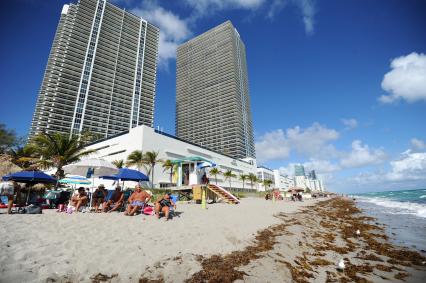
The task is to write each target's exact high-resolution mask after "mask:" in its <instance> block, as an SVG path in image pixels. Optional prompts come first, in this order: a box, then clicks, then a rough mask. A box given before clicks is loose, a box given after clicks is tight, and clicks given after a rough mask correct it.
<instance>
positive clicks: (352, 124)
mask: <svg viewBox="0 0 426 283" xmlns="http://www.w3.org/2000/svg"><path fill="white" fill-rule="evenodd" d="M341 121H342V123H343V125H345V129H347V130H350V129H355V128H356V127H358V121H357V120H356V119H353V118H352V119H341Z"/></svg>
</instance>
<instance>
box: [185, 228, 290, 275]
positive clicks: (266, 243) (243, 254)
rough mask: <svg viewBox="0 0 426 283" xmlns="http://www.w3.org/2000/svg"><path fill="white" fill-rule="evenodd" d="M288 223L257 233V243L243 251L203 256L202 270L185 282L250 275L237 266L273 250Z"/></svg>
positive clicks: (201, 259)
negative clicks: (277, 238)
mask: <svg viewBox="0 0 426 283" xmlns="http://www.w3.org/2000/svg"><path fill="white" fill-rule="evenodd" d="M286 227H287V225H284V224H280V225H275V226H272V227H269V228H267V229H264V230H262V231H260V232H258V233H257V236H256V238H255V239H256V241H255V244H253V245H251V246H248V247H246V248H245V249H244V250H241V251H234V252H232V253H230V254H227V255H224V256H222V255H213V256H210V257H208V258H204V257H201V258H200V261H201V266H202V269H201V271H199V272H197V273H195V274H193V275H192V276H191V278H189V279H187V280H186V281H185V282H190V283H193V282H233V281H235V280H237V279H243V278H244V275H248V274H247V273H245V272H243V271H239V270H236V268H238V267H241V266H245V265H247V264H249V263H250V261H251V260H254V259H257V258H259V257H260V254H261V253H263V252H266V251H270V250H272V248H273V246H274V245H275V244H276V237H277V236H280V235H282V233H283V232H284V231H285V229H286Z"/></svg>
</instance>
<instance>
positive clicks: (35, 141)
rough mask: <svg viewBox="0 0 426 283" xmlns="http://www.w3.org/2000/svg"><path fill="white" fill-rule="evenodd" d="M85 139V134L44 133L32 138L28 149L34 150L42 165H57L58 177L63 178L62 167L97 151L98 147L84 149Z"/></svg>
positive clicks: (44, 166)
mask: <svg viewBox="0 0 426 283" xmlns="http://www.w3.org/2000/svg"><path fill="white" fill-rule="evenodd" d="M85 141H86V137H85V136H84V135H80V136H78V135H72V136H70V135H68V134H62V133H44V134H39V135H37V136H35V137H34V138H32V140H31V141H30V143H29V144H28V147H29V149H28V150H30V151H32V152H34V156H35V157H38V158H39V160H38V161H37V163H38V164H40V167H43V168H49V167H55V168H56V173H55V175H56V177H57V178H63V177H64V176H65V174H64V170H63V169H62V167H64V166H65V165H67V164H69V163H73V162H77V161H79V160H80V159H81V158H82V157H85V156H88V155H89V154H92V153H93V152H96V149H90V150H84V147H85Z"/></svg>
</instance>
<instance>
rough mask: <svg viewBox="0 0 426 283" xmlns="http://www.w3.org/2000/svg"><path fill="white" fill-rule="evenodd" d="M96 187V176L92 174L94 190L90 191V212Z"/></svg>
mask: <svg viewBox="0 0 426 283" xmlns="http://www.w3.org/2000/svg"><path fill="white" fill-rule="evenodd" d="M94 188H95V177H94V176H93V175H92V190H91V192H90V203H89V212H91V211H92V198H93V192H94Z"/></svg>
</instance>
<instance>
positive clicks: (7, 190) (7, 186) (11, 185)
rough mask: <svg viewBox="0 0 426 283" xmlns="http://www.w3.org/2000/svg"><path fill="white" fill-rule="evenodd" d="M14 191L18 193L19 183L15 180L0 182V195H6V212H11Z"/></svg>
mask: <svg viewBox="0 0 426 283" xmlns="http://www.w3.org/2000/svg"><path fill="white" fill-rule="evenodd" d="M15 192H18V194H19V185H18V184H17V183H16V182H15V181H7V182H4V183H2V188H1V192H0V195H2V196H6V197H7V214H12V207H13V198H14V196H15Z"/></svg>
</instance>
